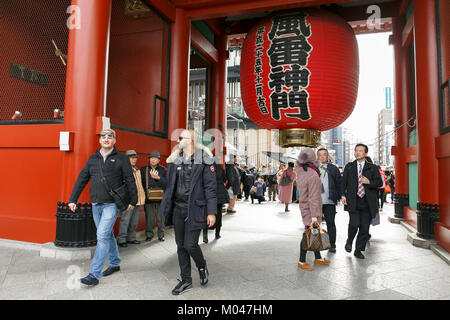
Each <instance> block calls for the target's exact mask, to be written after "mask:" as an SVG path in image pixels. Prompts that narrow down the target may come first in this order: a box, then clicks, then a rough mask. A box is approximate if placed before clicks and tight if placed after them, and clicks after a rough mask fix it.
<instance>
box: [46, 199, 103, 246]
mask: <svg viewBox="0 0 450 320" xmlns="http://www.w3.org/2000/svg"><path fill="white" fill-rule="evenodd" d="M54 244H55V246H57V247H69V248H85V247H91V246H95V245H97V229H96V227H95V223H94V219H93V217H92V204H90V203H77V209H76V210H75V212H72V211H71V210H70V209H69V204H68V203H66V202H58V205H57V212H56V238H55V241H54Z"/></svg>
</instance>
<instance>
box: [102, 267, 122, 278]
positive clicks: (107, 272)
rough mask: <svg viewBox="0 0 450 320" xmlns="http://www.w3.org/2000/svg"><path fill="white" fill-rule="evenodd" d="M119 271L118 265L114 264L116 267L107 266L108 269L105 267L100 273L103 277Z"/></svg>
mask: <svg viewBox="0 0 450 320" xmlns="http://www.w3.org/2000/svg"><path fill="white" fill-rule="evenodd" d="M117 271H120V266H116V267H111V266H109V267H108V269H106V270H105V271H103V273H102V275H103V276H104V277H107V276H110V275H112V274H113V273H114V272H117Z"/></svg>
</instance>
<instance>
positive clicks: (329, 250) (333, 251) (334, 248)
mask: <svg viewBox="0 0 450 320" xmlns="http://www.w3.org/2000/svg"><path fill="white" fill-rule="evenodd" d="M328 252H332V253H336V247H331V248H330V249H328Z"/></svg>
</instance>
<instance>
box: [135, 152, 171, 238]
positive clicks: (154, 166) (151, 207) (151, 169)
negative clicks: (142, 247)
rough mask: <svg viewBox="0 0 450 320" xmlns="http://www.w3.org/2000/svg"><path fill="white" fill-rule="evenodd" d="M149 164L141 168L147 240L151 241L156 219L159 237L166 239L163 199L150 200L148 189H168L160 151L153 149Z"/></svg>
mask: <svg viewBox="0 0 450 320" xmlns="http://www.w3.org/2000/svg"><path fill="white" fill-rule="evenodd" d="M148 158H149V164H148V165H146V166H145V167H142V168H141V177H142V185H143V186H144V190H145V194H146V196H145V206H144V210H145V221H146V228H145V236H146V238H145V241H151V240H152V239H153V234H154V232H153V229H154V228H155V221H156V223H157V224H158V239H159V241H164V219H162V218H161V216H160V215H159V214H158V213H159V207H160V205H161V200H162V199H161V200H149V199H148V197H147V194H148V189H151V188H159V189H162V190H165V189H166V185H167V179H166V168H164V167H163V166H160V165H159V162H160V160H161V156H160V154H159V152H158V151H156V150H153V151H152V153H150V155H149V157H148Z"/></svg>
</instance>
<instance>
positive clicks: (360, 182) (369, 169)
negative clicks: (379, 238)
mask: <svg viewBox="0 0 450 320" xmlns="http://www.w3.org/2000/svg"><path fill="white" fill-rule="evenodd" d="M368 151H369V148H368V147H367V146H366V145H364V144H357V145H356V147H355V158H356V160H355V161H353V162H350V163H348V164H347V165H346V166H345V169H344V174H343V177H342V189H341V194H342V203H343V204H344V210H345V211H348V212H349V215H350V221H349V224H348V237H347V242H346V244H345V250H346V251H347V252H351V251H352V244H353V239H354V238H355V236H356V234H358V236H357V238H356V244H355V252H354V256H355V257H357V258H359V259H364V255H363V254H362V251H364V250H365V249H366V243H367V240H368V239H369V228H370V221H371V220H372V219H373V218H375V217H376V215H377V212H378V201H377V200H378V198H377V188H378V187H380V186H382V185H383V182H382V181H381V176H380V172H379V171H378V168H377V167H376V166H375V165H374V164H371V163H369V162H367V161H366V156H367V153H368Z"/></svg>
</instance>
